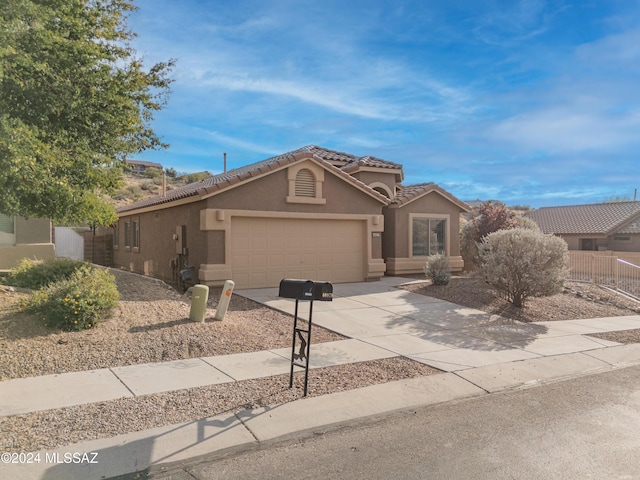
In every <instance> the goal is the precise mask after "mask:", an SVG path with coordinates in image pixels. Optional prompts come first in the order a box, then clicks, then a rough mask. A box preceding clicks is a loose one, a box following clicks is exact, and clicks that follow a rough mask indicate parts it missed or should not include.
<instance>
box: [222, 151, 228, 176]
mask: <svg viewBox="0 0 640 480" xmlns="http://www.w3.org/2000/svg"><path fill="white" fill-rule="evenodd" d="M222 155H224V173H227V153H226V152H225V153H223V154H222Z"/></svg>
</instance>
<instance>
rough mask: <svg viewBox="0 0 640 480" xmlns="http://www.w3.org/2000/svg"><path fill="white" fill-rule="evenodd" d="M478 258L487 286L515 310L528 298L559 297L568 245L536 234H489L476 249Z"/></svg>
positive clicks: (524, 230) (524, 231)
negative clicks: (500, 295) (557, 295)
mask: <svg viewBox="0 0 640 480" xmlns="http://www.w3.org/2000/svg"><path fill="white" fill-rule="evenodd" d="M479 256H480V262H481V269H482V273H483V274H484V276H485V279H486V280H487V282H488V283H489V284H490V285H492V286H493V287H494V288H495V289H496V290H497V291H498V292H499V293H501V294H502V295H504V297H505V298H506V300H507V301H509V302H511V303H513V304H514V305H515V306H517V307H524V305H525V302H526V300H527V298H529V297H543V296H548V295H554V294H556V293H560V292H561V291H562V287H563V286H564V282H565V280H566V278H567V275H568V273H569V269H568V267H567V265H568V261H569V253H568V249H567V243H566V242H565V241H564V240H563V239H561V238H559V237H555V236H553V235H545V234H544V233H542V232H541V231H539V230H531V229H528V228H513V229H510V230H499V231H497V232H494V233H490V234H489V235H487V236H486V237H485V238H484V240H483V241H482V243H481V244H480V245H479Z"/></svg>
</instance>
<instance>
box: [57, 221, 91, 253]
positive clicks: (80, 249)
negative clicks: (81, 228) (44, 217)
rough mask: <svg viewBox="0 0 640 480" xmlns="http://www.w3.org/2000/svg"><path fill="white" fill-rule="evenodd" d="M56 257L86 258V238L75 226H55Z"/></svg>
mask: <svg viewBox="0 0 640 480" xmlns="http://www.w3.org/2000/svg"><path fill="white" fill-rule="evenodd" d="M55 244H56V257H67V258H72V259H74V260H84V238H83V237H82V235H81V234H80V233H78V232H76V231H75V230H74V229H73V228H70V227H55Z"/></svg>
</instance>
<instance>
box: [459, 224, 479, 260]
mask: <svg viewBox="0 0 640 480" xmlns="http://www.w3.org/2000/svg"><path fill="white" fill-rule="evenodd" d="M460 255H462V260H463V261H464V269H465V270H467V271H468V272H470V271H472V270H476V269H477V268H478V266H479V263H480V260H479V258H478V242H476V228H475V226H474V224H473V223H472V222H467V223H466V224H465V225H464V227H462V231H461V232H460Z"/></svg>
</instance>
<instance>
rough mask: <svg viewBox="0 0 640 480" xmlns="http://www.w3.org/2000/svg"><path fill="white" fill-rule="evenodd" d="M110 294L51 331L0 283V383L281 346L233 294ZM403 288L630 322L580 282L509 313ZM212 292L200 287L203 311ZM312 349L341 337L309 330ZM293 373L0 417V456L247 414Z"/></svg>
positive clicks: (399, 370)
mask: <svg viewBox="0 0 640 480" xmlns="http://www.w3.org/2000/svg"><path fill="white" fill-rule="evenodd" d="M112 273H113V274H114V275H115V276H116V278H117V282H118V289H119V291H120V292H121V296H122V298H121V301H120V305H119V306H118V307H117V308H116V309H115V310H114V311H113V314H112V317H111V318H110V319H108V320H105V321H103V322H102V323H101V324H99V325H98V326H97V327H96V328H93V329H91V330H85V331H82V332H61V331H53V330H51V329H49V328H48V327H45V326H44V325H43V324H42V322H41V321H40V320H38V319H35V318H33V317H30V316H28V315H25V314H21V313H18V312H17V308H18V307H17V302H18V301H19V300H20V299H21V298H24V297H26V296H27V295H28V292H27V291H24V290H19V289H10V288H7V287H2V286H0V380H7V379H11V378H20V377H28V376H36V375H46V374H52V373H64V372H71V371H79V370H90V369H95V368H109V367H114V366H121V365H131V364H137V363H148V362H160V361H169V360H177V359H186V358H193V357H199V356H212V355H227V354H232V353H240V352H250V351H259V350H266V349H270V348H281V347H288V346H290V345H291V343H290V342H291V328H292V319H291V317H290V316H288V315H285V314H283V313H280V312H277V311H274V310H271V309H269V308H267V307H264V306H262V305H259V304H257V303H255V302H253V301H250V300H248V299H245V298H242V297H240V296H238V295H234V296H233V297H232V301H231V307H230V310H229V312H228V314H227V317H226V318H225V320H224V321H222V322H217V321H213V320H207V321H206V322H205V323H204V324H200V323H193V322H190V321H189V320H188V315H189V301H190V300H189V298H188V297H187V296H183V295H180V294H179V293H178V292H176V291H175V290H174V289H173V288H171V287H169V286H168V285H166V284H164V283H163V282H160V281H157V280H154V279H151V278H148V277H142V276H139V275H135V274H130V273H126V272H122V271H116V270H112ZM404 288H406V289H408V290H411V291H414V292H417V293H422V294H425V295H430V296H433V297H437V298H441V299H444V300H448V301H451V302H455V303H458V304H461V305H464V306H468V307H472V308H477V309H480V310H483V311H486V312H489V313H495V314H499V315H502V316H504V317H507V318H512V319H517V320H522V321H546V320H568V319H577V318H592V317H607V316H619V315H634V314H637V312H638V311H640V308H639V307H640V305H638V304H637V303H635V302H632V301H628V300H624V299H621V298H619V297H617V296H615V295H613V294H611V293H609V292H607V291H605V290H602V289H598V288H597V287H593V286H590V285H580V284H570V285H568V288H567V289H566V290H565V293H563V294H560V295H556V296H554V297H549V298H542V299H531V300H530V301H529V304H528V306H527V307H526V308H525V309H523V310H520V309H516V308H515V307H513V306H511V305H510V304H508V303H507V302H505V301H504V300H502V299H501V298H500V297H498V296H497V295H496V294H495V293H494V292H493V290H492V289H490V288H489V287H488V286H487V285H486V284H485V283H484V282H482V281H480V280H478V279H473V278H453V279H452V281H451V283H450V284H449V285H447V286H432V285H430V284H427V283H418V284H412V285H408V286H406V287H404ZM219 295H220V289H212V290H211V292H210V304H209V306H210V307H211V309H212V310H211V312H210V313H211V316H212V315H213V311H214V310H213V309H214V308H215V306H216V302H217V299H218V297H219ZM313 332H314V333H313V343H321V342H328V341H335V340H340V339H343V338H344V337H342V336H340V335H337V334H336V333H333V332H330V331H328V330H325V329H323V328H321V327H317V326H316V327H314V330H313ZM639 333H640V331H638V330H634V331H627V332H612V333H605V334H599V335H597V336H599V337H600V338H606V339H609V340H613V341H618V342H622V343H631V342H640V335H639ZM437 373H439V371H438V370H435V369H433V368H430V367H428V366H426V365H423V364H420V363H417V362H413V361H411V360H409V359H406V358H401V357H396V358H391V359H384V360H377V361H371V362H362V363H356V364H351V365H342V366H337V367H330V368H322V369H314V370H312V371H311V372H310V379H309V396H310V397H312V396H317V395H325V394H329V393H334V392H339V391H343V390H349V389H353V388H360V387H364V386H368V385H373V384H378V383H384V382H389V381H393V380H399V379H403V378H411V377H416V376H424V375H432V374H437ZM301 376H302V374H296V379H295V385H294V388H293V389H289V388H288V375H279V376H274V377H268V378H263V379H257V380H247V381H242V382H234V383H229V384H222V385H214V386H209V387H199V388H192V389H185V390H179V391H175V392H167V393H161V394H154V395H145V396H139V397H135V398H123V399H118V400H114V401H109V402H100V403H95V404H90V405H82V406H77V407H70V408H63V409H55V410H48V411H44V412H36V413H31V414H24V415H17V416H12V417H4V418H0V432H1V433H2V435H0V448H2V449H3V451H10V452H18V451H34V450H38V449H43V448H54V447H57V446H61V445H68V444H71V443H74V442H79V441H83V440H89V439H95V438H103V437H109V436H114V435H118V434H122V433H128V432H133V431H138V430H143V429H148V428H153V427H157V426H161V425H170V424H174V423H180V422H186V421H191V420H196V419H200V418H205V417H208V416H212V415H216V414H220V413H224V412H236V411H240V410H244V409H247V408H255V407H259V406H271V405H277V404H280V403H283V402H288V401H292V400H295V399H299V398H301V396H302V378H301Z"/></svg>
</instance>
